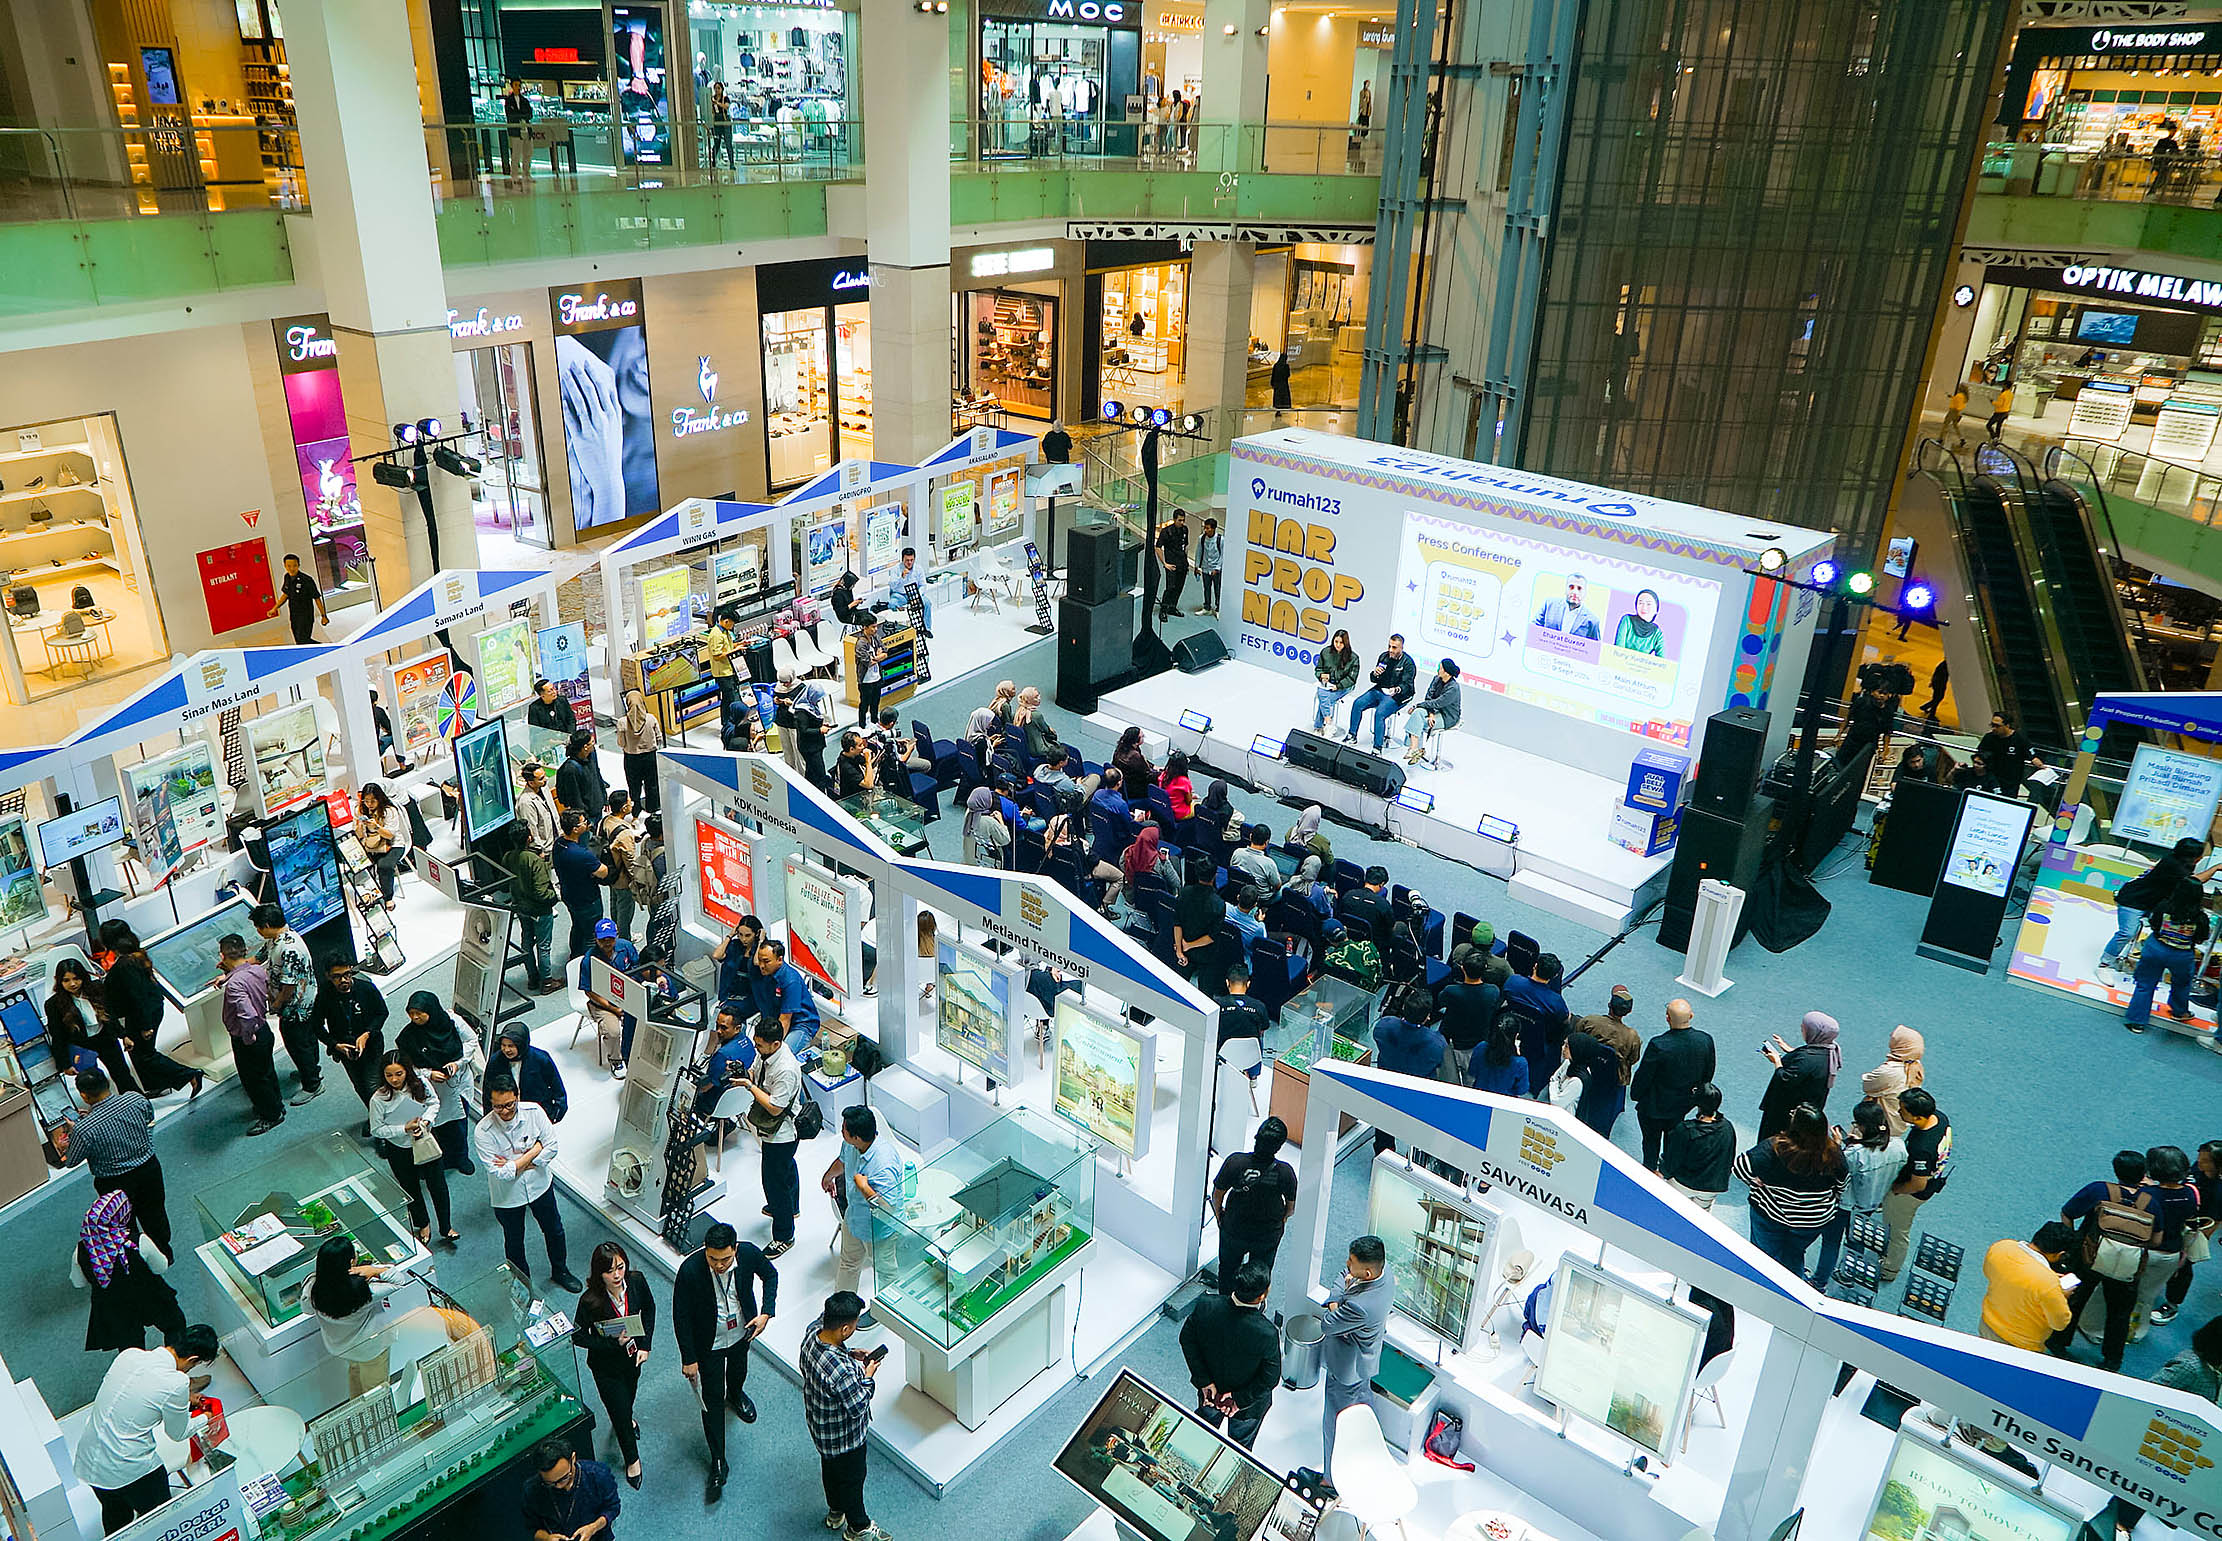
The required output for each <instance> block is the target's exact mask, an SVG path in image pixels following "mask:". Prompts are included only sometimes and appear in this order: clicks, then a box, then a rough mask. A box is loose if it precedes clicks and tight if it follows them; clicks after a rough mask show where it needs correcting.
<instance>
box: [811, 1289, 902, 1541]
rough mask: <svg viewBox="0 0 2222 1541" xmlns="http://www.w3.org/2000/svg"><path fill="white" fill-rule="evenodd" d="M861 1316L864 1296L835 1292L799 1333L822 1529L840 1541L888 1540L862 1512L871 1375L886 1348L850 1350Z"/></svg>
mask: <svg viewBox="0 0 2222 1541" xmlns="http://www.w3.org/2000/svg"><path fill="white" fill-rule="evenodd" d="M863 1314H864V1300H863V1297H862V1296H860V1295H858V1294H857V1293H856V1292H855V1291H854V1290H835V1291H834V1292H833V1293H832V1294H831V1295H828V1296H827V1297H826V1304H825V1311H824V1313H823V1314H822V1315H820V1316H819V1318H818V1319H817V1320H816V1321H815V1322H812V1323H811V1324H810V1326H809V1327H808V1328H806V1329H805V1330H804V1331H803V1335H802V1410H803V1413H804V1416H806V1417H807V1418H808V1419H809V1421H810V1440H811V1443H813V1444H815V1445H816V1446H817V1447H818V1469H819V1474H820V1476H822V1477H823V1478H824V1480H825V1488H826V1521H825V1523H826V1529H828V1530H838V1531H841V1532H842V1533H843V1541H888V1535H887V1532H886V1531H884V1530H882V1529H880V1528H879V1526H877V1525H875V1524H873V1523H872V1517H871V1515H869V1514H867V1513H866V1512H865V1510H864V1431H865V1430H866V1428H868V1427H869V1426H870V1425H871V1422H872V1377H873V1376H874V1375H876V1374H878V1373H879V1368H880V1364H881V1362H882V1361H883V1359H884V1358H885V1356H886V1353H887V1350H886V1349H885V1348H879V1349H875V1350H874V1351H873V1352H871V1353H870V1354H860V1353H858V1352H856V1351H855V1350H854V1349H852V1348H850V1347H849V1346H848V1342H849V1339H851V1338H852V1337H854V1336H856V1323H857V1318H858V1317H860V1316H862V1315H863Z"/></svg>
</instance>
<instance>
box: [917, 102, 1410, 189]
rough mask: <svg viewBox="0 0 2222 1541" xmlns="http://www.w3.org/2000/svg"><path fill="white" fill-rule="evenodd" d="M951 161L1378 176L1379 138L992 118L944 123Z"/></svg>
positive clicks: (1322, 130) (1279, 128)
mask: <svg viewBox="0 0 2222 1541" xmlns="http://www.w3.org/2000/svg"><path fill="white" fill-rule="evenodd" d="M949 158H950V160H951V161H952V162H966V163H974V162H976V163H978V164H979V165H980V166H981V167H982V168H983V169H988V170H993V169H994V168H996V167H998V166H1007V165H1025V164H1038V163H1041V162H1052V163H1056V162H1076V163H1078V165H1077V167H1076V169H1087V168H1101V169H1118V170H1134V171H1154V172H1176V171H1203V172H1228V171H1231V172H1243V171H1252V172H1271V173H1274V174H1277V175H1289V176H1371V177H1378V176H1379V175H1380V174H1381V136H1380V135H1379V134H1373V133H1364V132H1360V131H1359V130H1357V129H1355V128H1353V127H1351V126H1349V125H1346V124H1340V123H1270V122H1269V123H1170V122H1162V121H1158V120H1155V119H1152V120H1147V121H1139V122H1104V121H1102V120H1100V119H1097V118H1093V117H1088V118H1077V117H1050V116H1048V115H1047V114H1045V113H1041V112H1031V113H1029V112H1013V113H1001V114H996V113H990V114H988V115H986V116H983V117H979V118H973V119H958V120H956V121H955V122H952V123H951V124H950V125H949Z"/></svg>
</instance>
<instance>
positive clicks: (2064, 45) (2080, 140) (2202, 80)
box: [1999, 23, 2222, 179]
mask: <svg viewBox="0 0 2222 1541" xmlns="http://www.w3.org/2000/svg"><path fill="white" fill-rule="evenodd" d="M1999 121H2000V122H2001V123H2004V124H2005V125H2007V126H2008V128H2009V129H2010V130H2012V132H2013V135H2014V137H2015V138H2018V139H2027V138H2029V137H2030V136H2031V134H2032V133H2034V134H2036V135H2037V136H2038V137H2039V138H2041V140H2042V142H2043V143H2045V144H2047V145H2052V146H2057V147H2059V148H2061V149H2066V150H2099V149H2103V148H2105V147H2106V146H2107V145H2108V144H2110V143H2116V144H2117V145H2118V148H2120V149H2122V150H2126V151H2127V152H2129V153H2130V154H2132V155H2137V156H2146V155H2149V154H2150V152H2151V150H2152V147H2153V145H2154V143H2155V142H2156V141H2158V140H2159V139H2160V137H2161V136H2162V134H2163V133H2168V132H2173V133H2174V135H2175V137H2176V140H2177V143H2178V145H2179V147H2180V148H2181V149H2182V151H2183V152H2184V153H2185V154H2186V155H2189V156H2192V157H2194V158H2195V157H2196V156H2197V155H2198V154H2199V153H2201V151H2202V147H2203V146H2208V145H2213V144H2215V143H2216V142H2217V137H2218V136H2217V132H2216V130H2217V124H2218V122H2222V27H2217V26H2211V25H2200V24H2196V23H2194V24H2191V25H2181V24H2162V25H2156V26H2143V27H2120V26H2115V27H2025V28H2023V29H2022V32H2021V35H2020V36H2019V37H2018V38H2017V39H2016V40H2015V43H2014V56H2013V62H2012V63H2011V64H2010V65H2009V66H2008V68H2007V72H2006V90H2005V94H2004V96H2003V98H2002V99H2001V105H2000V107H1999ZM2119 170H2120V172H2121V174H2122V175H2124V176H2130V177H2136V178H2139V179H2142V178H2144V177H2145V176H2148V175H2149V174H2150V172H2151V168H2150V167H2149V166H2146V167H2127V166H2125V167H2122V168H2119Z"/></svg>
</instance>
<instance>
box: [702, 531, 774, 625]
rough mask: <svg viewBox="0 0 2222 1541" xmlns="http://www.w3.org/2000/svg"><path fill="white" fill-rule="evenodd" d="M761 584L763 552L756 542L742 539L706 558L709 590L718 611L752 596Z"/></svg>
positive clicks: (762, 583) (762, 584)
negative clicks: (708, 571)
mask: <svg viewBox="0 0 2222 1541" xmlns="http://www.w3.org/2000/svg"><path fill="white" fill-rule="evenodd" d="M763 586H764V552H763V548H762V547H761V546H759V545H757V544H756V542H754V541H752V540H744V541H742V542H740V543H739V544H738V545H736V546H734V547H733V549H732V550H730V551H720V552H719V553H718V554H717V555H716V556H714V557H712V558H710V591H711V593H712V594H713V595H715V596H716V604H717V607H718V608H719V609H720V610H722V609H724V608H725V607H726V606H727V605H737V604H739V603H740V602H741V601H742V600H744V599H753V598H754V597H755V596H756V593H757V591H758V590H759V589H761V588H763Z"/></svg>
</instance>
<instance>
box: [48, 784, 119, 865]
mask: <svg viewBox="0 0 2222 1541" xmlns="http://www.w3.org/2000/svg"><path fill="white" fill-rule="evenodd" d="M130 833H131V830H130V827H129V826H128V825H126V824H125V823H124V818H123V799H122V798H120V797H108V798H103V799H102V800H101V801H99V802H97V803H94V804H92V805H91V806H89V807H85V808H79V809H77V810H76V811H74V812H72V813H64V814H60V815H57V816H56V817H54V818H51V819H48V820H47V821H46V822H45V823H43V824H41V825H40V826H39V828H38V837H39V865H40V866H42V867H47V868H53V867H65V866H67V865H69V863H70V862H71V860H73V859H74V858H76V857H79V856H90V855H92V853H93V852H95V851H104V850H106V849H107V848H108V847H109V846H112V845H114V844H115V843H116V842H117V841H119V840H122V839H124V838H125V837H127V836H128V835H129V834H130Z"/></svg>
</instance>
